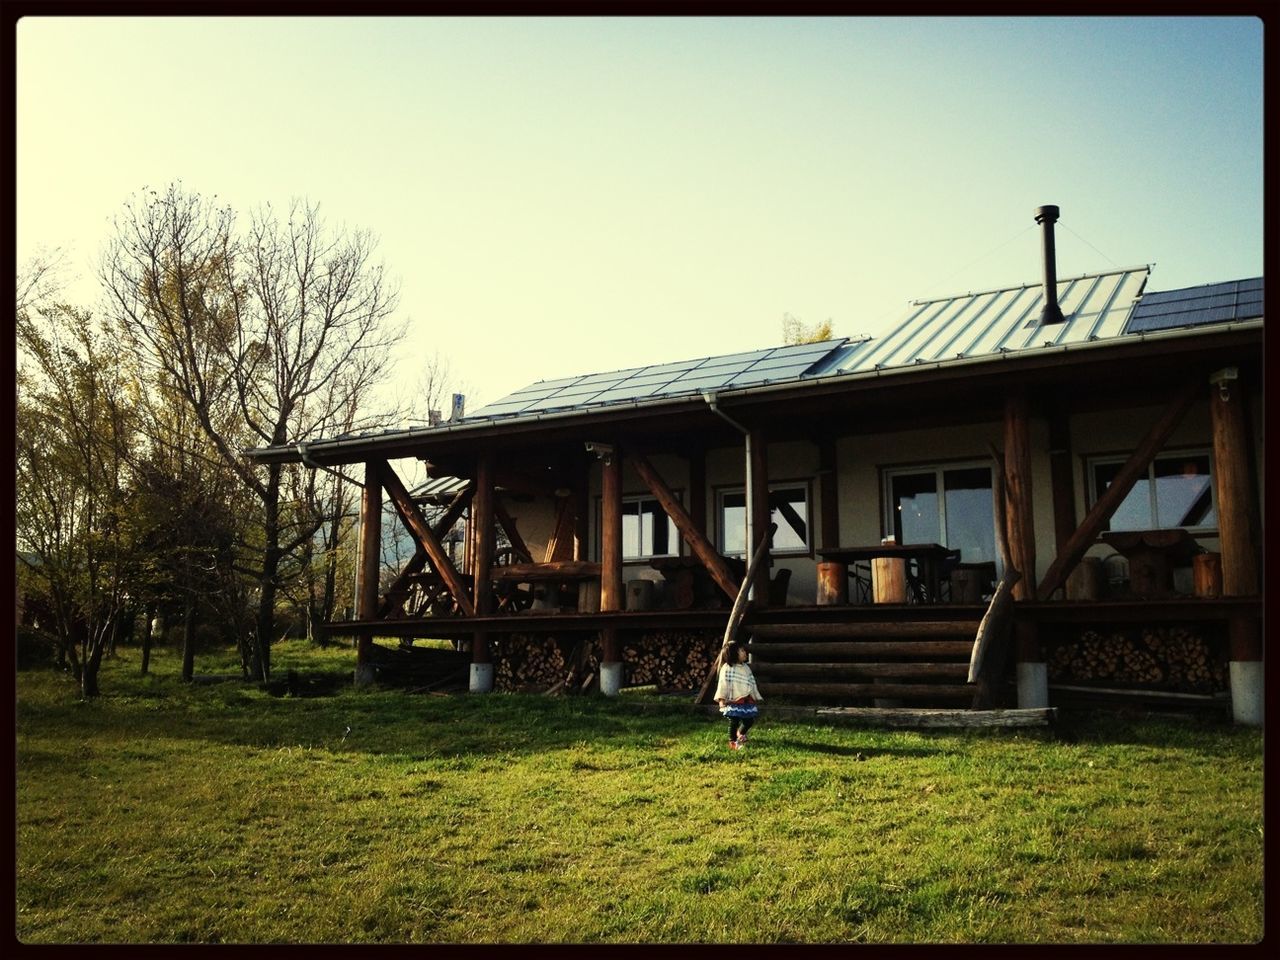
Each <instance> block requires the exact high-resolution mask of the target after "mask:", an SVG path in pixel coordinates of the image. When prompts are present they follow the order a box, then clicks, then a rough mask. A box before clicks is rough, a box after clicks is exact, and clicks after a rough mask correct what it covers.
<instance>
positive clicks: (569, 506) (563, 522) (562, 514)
mask: <svg viewBox="0 0 1280 960" xmlns="http://www.w3.org/2000/svg"><path fill="white" fill-rule="evenodd" d="M573 527H574V516H573V499H572V498H571V497H557V498H556V524H555V527H554V529H553V530H552V531H551V537H550V539H548V540H547V548H546V550H545V551H544V552H543V556H542V562H543V563H552V562H554V561H557V560H568V559H570V558H571V557H572V556H573Z"/></svg>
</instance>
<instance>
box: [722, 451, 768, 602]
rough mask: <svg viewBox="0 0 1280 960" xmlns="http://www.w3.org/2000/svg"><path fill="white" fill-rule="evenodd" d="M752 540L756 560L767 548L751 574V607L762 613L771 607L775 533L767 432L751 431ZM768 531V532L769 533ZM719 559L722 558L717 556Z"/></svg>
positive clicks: (748, 507)
mask: <svg viewBox="0 0 1280 960" xmlns="http://www.w3.org/2000/svg"><path fill="white" fill-rule="evenodd" d="M747 509H748V510H750V511H751V536H752V539H753V540H754V541H755V542H754V543H751V544H748V545H747V550H748V551H749V554H750V555H751V556H752V557H753V558H754V553H755V551H756V550H758V549H760V547H761V546H763V548H764V562H763V563H760V564H758V565H756V566H755V568H754V569H753V571H752V574H751V581H752V582H751V606H752V608H753V609H755V610H761V609H763V608H765V607H767V606H768V605H769V552H770V548H771V546H772V543H771V542H770V541H771V540H772V539H773V533H772V529H771V526H770V515H771V513H772V511H771V510H770V509H769V456H768V445H767V442H766V440H765V435H764V432H763V431H761V430H752V431H751V502H750V503H748V504H747ZM766 531H768V532H766ZM717 556H719V555H718V554H717Z"/></svg>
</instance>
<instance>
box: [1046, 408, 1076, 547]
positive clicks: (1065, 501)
mask: <svg viewBox="0 0 1280 960" xmlns="http://www.w3.org/2000/svg"><path fill="white" fill-rule="evenodd" d="M1049 484H1050V489H1051V491H1052V494H1053V537H1054V548H1055V552H1056V551H1057V550H1061V549H1062V548H1063V547H1064V546H1066V544H1067V541H1068V540H1070V539H1071V534H1073V533H1075V530H1076V492H1075V469H1074V467H1073V465H1072V456H1071V424H1070V418H1069V417H1068V416H1067V413H1066V411H1064V410H1062V409H1061V408H1060V407H1055V408H1054V409H1053V410H1052V411H1051V412H1050V414H1049Z"/></svg>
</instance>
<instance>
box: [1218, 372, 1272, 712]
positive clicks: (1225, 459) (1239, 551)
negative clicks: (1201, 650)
mask: <svg viewBox="0 0 1280 960" xmlns="http://www.w3.org/2000/svg"><path fill="white" fill-rule="evenodd" d="M1238 378H1239V372H1238V370H1235V369H1227V370H1219V371H1218V372H1216V373H1215V374H1213V376H1211V377H1210V378H1209V380H1210V386H1209V416H1210V420H1211V423H1212V425H1213V476H1214V480H1215V481H1216V484H1217V494H1218V503H1217V507H1218V537H1219V539H1220V541H1221V550H1222V593H1223V596H1227V597H1250V596H1256V595H1257V594H1258V589H1259V577H1258V553H1257V546H1256V541H1255V539H1254V530H1255V524H1256V520H1255V518H1256V516H1257V513H1256V511H1257V507H1256V502H1255V499H1254V492H1253V489H1254V484H1253V476H1252V473H1251V471H1250V468H1249V455H1248V451H1249V444H1250V443H1252V442H1253V438H1252V437H1250V436H1249V427H1248V423H1247V421H1246V417H1245V403H1246V402H1247V399H1248V394H1247V393H1246V391H1245V389H1244V385H1243V383H1242V382H1241V381H1240V380H1239V379H1238ZM1228 628H1229V631H1230V638H1231V639H1230V647H1231V649H1230V655H1229V662H1228V669H1229V670H1230V677H1231V714H1232V716H1233V718H1234V719H1235V721H1236V723H1242V724H1248V725H1250V726H1262V715H1263V709H1262V704H1263V680H1262V634H1261V631H1260V630H1259V624H1258V622H1257V620H1256V619H1254V618H1252V617H1240V616H1237V617H1233V618H1232V619H1231V622H1230V623H1229V625H1228Z"/></svg>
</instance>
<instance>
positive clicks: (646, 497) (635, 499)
mask: <svg viewBox="0 0 1280 960" xmlns="http://www.w3.org/2000/svg"><path fill="white" fill-rule="evenodd" d="M671 492H672V493H673V494H674V495H675V498H676V500H677V501H678V502H679V503H680V504H681V505H682V506H683V504H684V490H683V489H680V488H677V489H674V490H672V491H671ZM646 501H652V502H653V503H655V504H657V507H658V513H659V514H660V515H661V516H663V517H665V518H666V521H667V524H668V526H669V529H670V532H671V534H672V538H673V539H674V540H675V547H676V548H675V550H674V551H673V552H671V553H642V554H637V555H636V556H633V557H629V556H627V555H626V554H625V553H624V554H623V555H622V562H623V563H644V562H646V561H648V560H656V559H660V558H662V557H682V556H684V537H682V536H681V535H680V528H679V527H677V526H676V522H675V521H674V520H672V519H671V517H669V516H668V515H667V511H666V510H664V509H663V508H662V503H661V502H660V501H659V500H658V498H657V497H655V496H654V495H653V494H652V493H648V492H645V493H624V494H623V495H622V512H623V514H626V512H627V504H628V503H631V504H636V503H644V502H646ZM595 502H596V531H595V534H596V535H595V554H596V560H597V561H599V560H600V559H601V557H602V556H603V553H604V545H603V542H602V532H603V530H604V497H603V496H601V495H599V494H597V495H596V497H595Z"/></svg>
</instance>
